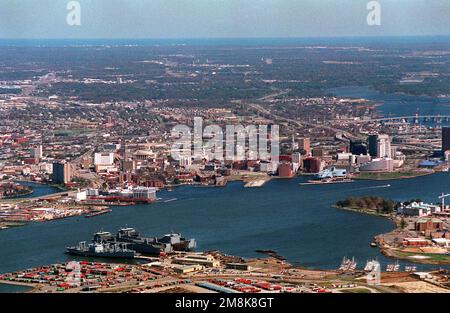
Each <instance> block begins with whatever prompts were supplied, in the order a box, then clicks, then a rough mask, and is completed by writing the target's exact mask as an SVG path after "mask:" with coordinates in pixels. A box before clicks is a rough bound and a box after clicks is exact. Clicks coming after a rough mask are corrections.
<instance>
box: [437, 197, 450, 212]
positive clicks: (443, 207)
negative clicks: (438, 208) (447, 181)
mask: <svg viewBox="0 0 450 313" xmlns="http://www.w3.org/2000/svg"><path fill="white" fill-rule="evenodd" d="M447 197H450V193H448V194H444V193H442V195H441V196H439V199H442V210H445V198H447Z"/></svg>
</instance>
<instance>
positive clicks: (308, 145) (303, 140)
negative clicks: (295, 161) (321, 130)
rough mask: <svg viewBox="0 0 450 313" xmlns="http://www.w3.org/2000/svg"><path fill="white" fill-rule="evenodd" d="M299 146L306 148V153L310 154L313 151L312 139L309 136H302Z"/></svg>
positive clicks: (302, 148) (301, 148)
mask: <svg viewBox="0 0 450 313" xmlns="http://www.w3.org/2000/svg"><path fill="white" fill-rule="evenodd" d="M298 148H299V149H300V150H304V151H305V152H306V155H309V154H310V153H311V140H310V139H309V138H300V139H299V142H298Z"/></svg>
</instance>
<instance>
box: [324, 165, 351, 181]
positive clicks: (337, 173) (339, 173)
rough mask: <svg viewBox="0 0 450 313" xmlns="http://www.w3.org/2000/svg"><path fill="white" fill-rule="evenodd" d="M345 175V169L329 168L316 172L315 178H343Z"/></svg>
mask: <svg viewBox="0 0 450 313" xmlns="http://www.w3.org/2000/svg"><path fill="white" fill-rule="evenodd" d="M346 176H347V170H346V169H340V168H335V167H332V168H329V169H324V170H323V171H320V172H319V173H318V174H317V178H320V179H324V178H335V177H338V178H343V177H346Z"/></svg>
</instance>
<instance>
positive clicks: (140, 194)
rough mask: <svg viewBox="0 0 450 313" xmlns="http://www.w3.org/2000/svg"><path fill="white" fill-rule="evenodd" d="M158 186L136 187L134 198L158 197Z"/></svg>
mask: <svg viewBox="0 0 450 313" xmlns="http://www.w3.org/2000/svg"><path fill="white" fill-rule="evenodd" d="M157 190H158V189H157V188H152V187H134V188H133V189H132V191H133V198H136V199H156V191H157Z"/></svg>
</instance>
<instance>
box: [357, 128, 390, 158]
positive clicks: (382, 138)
mask: <svg viewBox="0 0 450 313" xmlns="http://www.w3.org/2000/svg"><path fill="white" fill-rule="evenodd" d="M368 143H369V154H370V156H372V157H377V158H391V157H392V148H391V138H390V137H389V135H385V134H371V135H369V138H368ZM363 154H364V153H363Z"/></svg>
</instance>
